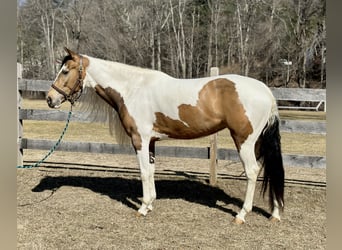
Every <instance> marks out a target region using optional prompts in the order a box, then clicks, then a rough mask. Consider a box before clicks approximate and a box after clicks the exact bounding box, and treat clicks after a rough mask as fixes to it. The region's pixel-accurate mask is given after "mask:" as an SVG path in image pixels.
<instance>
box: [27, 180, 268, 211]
mask: <svg viewBox="0 0 342 250" xmlns="http://www.w3.org/2000/svg"><path fill="white" fill-rule="evenodd" d="M155 185H156V190H157V196H158V199H183V200H186V201H188V202H192V203H198V204H201V205H205V206H208V207H213V208H217V209H220V210H222V211H224V212H226V213H229V214H231V215H232V216H235V215H236V212H234V211H233V210H232V209H229V208H227V207H226V205H229V204H232V205H235V206H238V207H240V208H241V207H242V204H243V201H242V200H241V199H238V198H234V197H231V196H229V195H227V194H226V193H225V192H224V191H223V190H222V189H220V188H218V187H213V186H210V185H207V184H206V183H203V182H201V181H199V180H156V182H155ZM63 186H70V187H81V188H86V189H89V190H91V191H93V192H96V193H99V194H102V195H107V196H108V197H110V198H111V199H115V200H117V201H119V202H122V203H123V204H125V205H126V206H128V207H130V208H132V209H134V210H137V209H138V207H137V204H140V200H139V197H141V196H142V187H141V181H140V180H139V179H137V178H135V179H128V178H123V177H87V176H47V177H44V178H43V179H42V180H41V181H40V183H39V184H38V185H37V186H36V187H34V188H33V189H32V191H33V192H43V191H45V190H51V191H56V190H58V189H59V188H60V187H63ZM217 201H220V202H223V203H224V204H225V205H224V206H221V205H217ZM253 211H254V212H256V213H258V214H261V215H262V216H264V217H269V216H270V214H269V213H268V212H266V211H265V210H264V209H261V208H258V207H254V208H253Z"/></svg>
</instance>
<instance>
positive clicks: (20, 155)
mask: <svg viewBox="0 0 342 250" xmlns="http://www.w3.org/2000/svg"><path fill="white" fill-rule="evenodd" d="M21 78H22V65H21V64H20V63H17V128H18V129H17V136H18V137H17V147H18V155H17V165H18V166H22V165H23V149H22V147H21V140H22V136H23V120H22V119H20V118H19V112H20V109H21V101H22V96H21V92H22V91H21V90H19V84H18V80H19V79H21Z"/></svg>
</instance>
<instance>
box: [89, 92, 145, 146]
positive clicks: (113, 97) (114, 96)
mask: <svg viewBox="0 0 342 250" xmlns="http://www.w3.org/2000/svg"><path fill="white" fill-rule="evenodd" d="M95 91H96V93H97V94H98V95H99V96H101V97H102V98H103V99H104V100H105V101H106V102H107V103H108V104H109V105H111V106H112V107H113V108H114V109H115V110H116V112H118V114H119V117H120V120H121V123H122V125H123V127H124V128H125V130H126V132H127V134H128V135H129V136H130V137H131V138H132V143H133V146H134V148H135V150H141V147H142V145H141V144H142V140H141V136H140V134H139V132H138V128H137V125H136V123H135V121H134V119H133V117H132V116H131V115H130V114H129V113H128V110H127V107H126V105H125V102H124V99H123V98H122V96H121V95H120V93H119V92H117V91H116V90H115V89H112V88H110V87H107V88H103V87H101V86H100V85H96V86H95Z"/></svg>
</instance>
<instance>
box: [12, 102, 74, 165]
mask: <svg viewBox="0 0 342 250" xmlns="http://www.w3.org/2000/svg"><path fill="white" fill-rule="evenodd" d="M71 115H72V104H71V106H70V111H69V114H68V118H67V121H66V124H65V127H64V129H63V131H62V134H61V135H60V137H59V139H58V141H57V142H56V143H55V145H54V146H53V147H52V148H51V149H50V151H49V152H48V153H47V154H46V155H45V156H44V157H43V158H42V159H41V160H40V161H37V162H36V163H35V164H33V165H22V166H17V168H35V167H38V166H39V165H40V164H42V163H43V162H44V161H45V160H46V159H47V158H48V157H49V156H50V155H51V154H52V153H53V152H54V151H55V150H56V149H57V148H58V146H59V144H61V141H62V139H63V137H64V134H65V132H66V130H67V129H68V127H69V122H70V118H71Z"/></svg>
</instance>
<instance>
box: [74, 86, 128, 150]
mask: <svg viewBox="0 0 342 250" xmlns="http://www.w3.org/2000/svg"><path fill="white" fill-rule="evenodd" d="M79 104H80V106H79V107H80V110H81V112H83V113H85V114H87V115H88V118H89V119H90V120H92V122H100V123H104V124H108V127H109V133H110V135H111V136H114V137H115V139H116V142H117V143H119V144H129V143H130V137H129V136H128V135H127V133H126V131H125V129H124V128H123V126H122V125H121V121H120V118H119V115H118V113H117V112H116V111H115V110H114V108H113V107H111V106H110V105H109V104H108V103H106V102H105V101H104V100H103V99H102V98H101V97H100V96H98V94H96V92H95V90H94V89H93V88H89V87H86V88H84V92H83V94H82V96H81V98H80V99H79Z"/></svg>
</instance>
